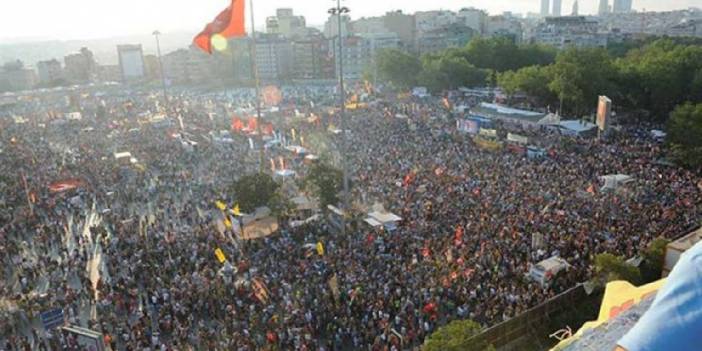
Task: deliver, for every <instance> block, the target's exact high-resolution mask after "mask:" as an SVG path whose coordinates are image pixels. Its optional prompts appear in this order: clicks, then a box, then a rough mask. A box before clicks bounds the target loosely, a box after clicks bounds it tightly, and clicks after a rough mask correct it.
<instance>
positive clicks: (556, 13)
mask: <svg viewBox="0 0 702 351" xmlns="http://www.w3.org/2000/svg"><path fill="white" fill-rule="evenodd" d="M561 1H562V0H553V11H552V12H551V15H552V16H553V17H561Z"/></svg>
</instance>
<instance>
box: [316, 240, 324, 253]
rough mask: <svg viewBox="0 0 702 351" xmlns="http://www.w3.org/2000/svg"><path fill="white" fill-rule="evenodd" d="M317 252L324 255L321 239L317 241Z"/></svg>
mask: <svg viewBox="0 0 702 351" xmlns="http://www.w3.org/2000/svg"><path fill="white" fill-rule="evenodd" d="M317 254H319V255H320V256H324V244H322V242H321V241H319V242H317Z"/></svg>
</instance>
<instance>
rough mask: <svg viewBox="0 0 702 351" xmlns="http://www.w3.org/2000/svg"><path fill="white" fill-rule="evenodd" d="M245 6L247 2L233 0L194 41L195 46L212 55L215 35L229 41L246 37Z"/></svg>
mask: <svg viewBox="0 0 702 351" xmlns="http://www.w3.org/2000/svg"><path fill="white" fill-rule="evenodd" d="M244 4H245V0H232V4H231V5H229V7H227V8H226V9H225V10H224V11H222V12H220V14H219V15H218V16H217V18H215V20H214V21H213V22H212V23H208V24H207V26H205V29H203V30H202V32H200V34H198V35H197V36H196V37H195V39H193V42H194V43H195V45H196V46H197V47H199V48H200V49H202V51H204V52H206V53H208V54H212V37H213V36H214V35H217V34H219V35H221V36H223V37H225V38H227V39H229V38H237V37H243V36H246V29H245V28H244V11H245V10H244Z"/></svg>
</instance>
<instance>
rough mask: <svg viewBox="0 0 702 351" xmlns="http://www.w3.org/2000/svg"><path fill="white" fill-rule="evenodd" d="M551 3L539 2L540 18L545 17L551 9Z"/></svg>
mask: <svg viewBox="0 0 702 351" xmlns="http://www.w3.org/2000/svg"><path fill="white" fill-rule="evenodd" d="M550 5H551V2H550V1H549V0H541V17H547V16H548V12H549V10H550V9H551V6H550Z"/></svg>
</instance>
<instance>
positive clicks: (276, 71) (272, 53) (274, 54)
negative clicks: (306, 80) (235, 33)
mask: <svg viewBox="0 0 702 351" xmlns="http://www.w3.org/2000/svg"><path fill="white" fill-rule="evenodd" d="M256 65H257V68H258V75H259V78H260V79H262V80H269V81H271V80H285V79H289V78H290V77H291V74H292V68H293V46H292V42H290V41H289V40H285V39H282V38H277V37H268V38H261V40H257V41H256Z"/></svg>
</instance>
